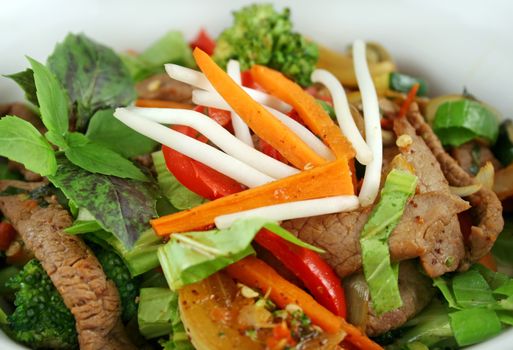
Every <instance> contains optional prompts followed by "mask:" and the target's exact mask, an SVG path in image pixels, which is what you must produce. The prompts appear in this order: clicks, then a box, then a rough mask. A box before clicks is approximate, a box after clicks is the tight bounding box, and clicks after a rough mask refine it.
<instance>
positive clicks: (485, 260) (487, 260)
mask: <svg viewBox="0 0 513 350" xmlns="http://www.w3.org/2000/svg"><path fill="white" fill-rule="evenodd" d="M479 263H480V264H481V265H483V266H484V267H486V268H488V269H490V270H492V271H495V272H497V263H496V262H495V258H494V257H493V255H492V253H488V254H486V255H485V256H483V257H482V258H481V259H479Z"/></svg>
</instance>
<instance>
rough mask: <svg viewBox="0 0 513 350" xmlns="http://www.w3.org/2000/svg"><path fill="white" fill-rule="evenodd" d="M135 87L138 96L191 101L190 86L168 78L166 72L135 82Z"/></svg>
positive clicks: (152, 98) (151, 98) (183, 101)
mask: <svg viewBox="0 0 513 350" xmlns="http://www.w3.org/2000/svg"><path fill="white" fill-rule="evenodd" d="M135 88H136V90H137V95H138V96H139V97H140V98H145V99H150V100H169V101H174V102H182V103H191V99H192V87H191V86H190V85H188V84H185V83H182V82H181V81H178V80H175V79H172V78H170V77H169V75H167V74H166V73H162V74H157V75H154V76H152V77H149V78H148V79H145V80H143V81H141V82H139V83H137V84H136V86H135Z"/></svg>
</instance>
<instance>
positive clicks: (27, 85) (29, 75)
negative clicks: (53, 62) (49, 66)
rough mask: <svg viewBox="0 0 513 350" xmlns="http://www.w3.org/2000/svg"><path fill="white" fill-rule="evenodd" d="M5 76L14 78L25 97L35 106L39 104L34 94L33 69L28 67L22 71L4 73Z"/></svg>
mask: <svg viewBox="0 0 513 350" xmlns="http://www.w3.org/2000/svg"><path fill="white" fill-rule="evenodd" d="M5 77H6V78H9V79H12V80H14V81H15V82H16V83H17V84H18V85H19V86H20V87H21V88H22V89H23V91H24V92H25V98H26V99H27V100H28V101H29V102H30V103H32V104H34V105H35V106H39V102H38V101H37V95H36V83H35V82H34V71H33V70H32V69H30V68H27V69H25V70H24V71H22V72H18V73H14V74H10V75H5Z"/></svg>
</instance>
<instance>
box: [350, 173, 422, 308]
mask: <svg viewBox="0 0 513 350" xmlns="http://www.w3.org/2000/svg"><path fill="white" fill-rule="evenodd" d="M416 186H417V177H416V176H415V175H413V174H411V173H409V172H407V171H403V170H398V169H393V170H392V171H391V172H390V173H389V174H388V176H387V178H386V180H385V185H384V186H383V189H382V191H381V198H380V200H379V202H378V203H377V204H376V205H375V206H374V208H373V209H372V212H371V214H370V217H369V220H368V221H367V223H366V224H365V226H364V227H363V230H362V233H361V237H360V245H361V249H362V264H363V271H364V274H365V279H366V281H367V284H368V285H369V291H370V295H371V301H372V307H373V309H374V311H375V312H376V313H377V314H378V315H381V314H383V313H385V312H387V311H390V310H394V309H397V308H398V307H400V306H401V305H402V300H401V294H400V293H399V285H398V277H397V268H395V269H394V266H393V265H392V264H391V262H390V253H389V249H388V237H389V236H390V234H391V233H392V231H393V230H394V228H395V227H396V226H397V223H398V222H399V220H400V219H401V217H402V215H403V212H404V208H405V206H406V203H407V202H408V199H409V198H410V197H411V196H413V194H414V193H415V188H416Z"/></svg>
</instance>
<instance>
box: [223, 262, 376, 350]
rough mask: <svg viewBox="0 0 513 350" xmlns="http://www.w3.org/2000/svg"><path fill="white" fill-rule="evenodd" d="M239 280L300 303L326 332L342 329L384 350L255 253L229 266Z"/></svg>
mask: <svg viewBox="0 0 513 350" xmlns="http://www.w3.org/2000/svg"><path fill="white" fill-rule="evenodd" d="M226 271H227V272H228V274H229V275H230V276H232V277H233V278H235V279H236V280H238V281H240V282H242V283H244V284H246V285H248V286H249V287H252V288H257V289H260V290H261V291H262V293H269V297H270V299H271V300H272V301H273V302H274V303H276V305H278V306H279V307H280V308H285V307H286V306H287V305H288V304H296V305H298V306H299V307H300V308H301V309H302V310H303V312H304V313H305V314H306V315H308V317H310V319H311V320H312V322H313V323H315V324H316V325H318V326H319V327H321V328H322V329H323V330H324V331H326V332H327V333H335V332H338V331H339V330H340V329H342V330H343V331H345V332H346V334H347V336H346V338H345V340H347V341H348V342H350V343H351V344H353V345H355V346H356V347H357V348H358V349H362V350H381V349H382V347H381V346H379V345H378V344H376V343H374V342H373V341H372V340H370V339H369V338H368V337H367V336H366V335H365V334H363V333H362V332H361V331H360V330H359V329H358V328H356V327H355V326H353V325H351V324H350V323H348V322H346V321H345V320H344V319H343V318H340V317H338V316H335V315H334V314H333V313H331V312H330V311H329V310H328V309H326V308H324V307H323V306H322V305H320V304H319V303H317V302H316V301H315V300H314V299H313V298H312V297H311V296H310V295H309V294H308V293H306V292H305V291H303V290H302V289H300V288H299V287H297V286H296V285H294V284H292V283H290V282H289V281H287V280H286V279H284V278H283V277H281V276H280V275H279V274H278V273H277V272H276V271H275V270H274V269H273V268H272V267H270V266H269V265H267V264H266V263H265V262H263V261H262V260H259V259H257V258H256V257H254V256H249V257H247V258H244V259H242V260H239V261H238V262H236V263H235V264H232V265H230V266H228V267H227V268H226Z"/></svg>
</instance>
